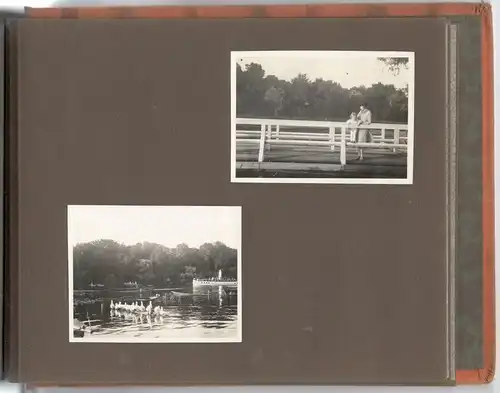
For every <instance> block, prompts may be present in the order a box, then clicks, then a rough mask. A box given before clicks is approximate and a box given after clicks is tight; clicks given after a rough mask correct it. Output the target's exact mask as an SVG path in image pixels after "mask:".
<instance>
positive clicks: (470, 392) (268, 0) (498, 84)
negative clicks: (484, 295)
mask: <svg viewBox="0 0 500 393" xmlns="http://www.w3.org/2000/svg"><path fill="white" fill-rule="evenodd" d="M62 1H64V5H65V6H85V5H93V6H95V5H99V6H102V5H141V6H144V5H159V4H162V5H163V4H164V5H169V4H185V5H197V4H206V5H209V4H219V5H229V4H278V3H280V4H292V3H297V4H298V3H334V2H336V1H334V0H310V1H307V0H241V1H238V0H229V1H227V0H193V1H189V0H185V1H183V0H171V1H168V0H146V1H140V0H62ZM458 1H459V0H455V1H447V0H440V2H458ZM471 1H473V0H471ZM343 2H344V3H377V2H378V3H380V2H384V3H389V2H391V1H383V0H379V1H370V0H361V1H359V0H357V1H356V0H354V1H348V0H344V1H343ZM393 2H395V1H393ZM397 2H400V3H415V2H421V1H418V0H410V1H405V0H399V1H397ZM426 2H432V1H426ZM488 2H489V3H491V4H492V6H493V26H494V43H495V55H494V59H495V65H494V69H495V74H496V71H497V69H498V66H499V64H500V63H499V60H500V44H498V43H499V42H500V30H499V26H500V0H491V1H488ZM53 4H54V1H51V0H0V9H5V10H13V9H16V10H19V11H21V10H22V9H23V7H24V6H31V7H49V6H51V5H53ZM497 44H498V45H497ZM494 83H495V117H496V121H495V123H496V124H495V157H499V154H500V151H499V148H500V137H499V136H498V129H499V126H498V125H499V124H500V95H499V94H500V76H498V75H495V79H494ZM499 182H500V165H499V164H498V160H496V161H495V204H496V206H497V207H496V212H495V226H496V227H497V225H496V224H497V222H498V219H499V217H500V203H499V200H500V191H499V190H498V184H499ZM499 239H500V230H496V235H495V247H496V250H497V255H500V242H499ZM497 271H498V273H499V274H497V276H496V287H497V288H498V291H497V301H496V302H497V313H496V314H497V318H496V319H497V321H499V319H498V315H499V313H498V308H499V303H500V269H499V268H498V263H497ZM496 334H497V350H496V352H497V364H499V366H500V362H498V353H500V350H499V345H498V342H499V341H500V322H499V323H498V324H497V333H496ZM52 355H54V354H52ZM47 356H51V354H47ZM496 379H499V378H496ZM19 391H20V387H19V386H17V385H14V384H8V383H5V382H4V383H0V393H17V392H19ZM42 391H43V392H44V393H45V392H47V393H48V392H51V391H57V392H60V393H77V392H81V393H84V392H86V391H88V392H89V393H90V392H94V393H115V392H116V393H120V392H130V393H132V392H137V393H139V392H144V393H163V392H167V393H187V392H189V393H216V392H217V393H230V392H234V391H238V392H240V393H258V392H259V393H260V392H267V393H285V392H286V393H306V392H307V393H309V392H317V393H385V392H388V393H397V392H401V393H420V392H422V393H425V392H429V393H451V392H456V393H493V392H494V393H500V383H499V382H498V381H496V380H495V381H493V382H492V383H490V384H488V385H482V386H457V387H440V388H438V387H436V388H434V387H355V386H353V387H343V386H334V387H306V386H300V387H299V386H296V387H295V386H294V387H290V386H283V387H280V386H274V387H239V388H178V387H175V388H174V387H172V388H148V389H139V388H130V389H126V388H109V389H98V388H96V389H63V388H61V389H41V390H40V392H42Z"/></svg>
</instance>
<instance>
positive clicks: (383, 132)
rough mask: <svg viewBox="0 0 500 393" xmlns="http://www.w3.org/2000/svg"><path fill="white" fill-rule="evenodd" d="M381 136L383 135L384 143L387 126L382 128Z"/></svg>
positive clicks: (383, 141)
mask: <svg viewBox="0 0 500 393" xmlns="http://www.w3.org/2000/svg"><path fill="white" fill-rule="evenodd" d="M381 136H382V143H385V128H382V131H381Z"/></svg>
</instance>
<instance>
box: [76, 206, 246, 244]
mask: <svg viewBox="0 0 500 393" xmlns="http://www.w3.org/2000/svg"><path fill="white" fill-rule="evenodd" d="M68 231H69V233H68V237H69V242H70V245H71V246H73V245H75V244H77V243H83V242H90V241H93V240H99V239H112V240H115V241H117V242H119V243H123V244H126V245H133V244H137V243H140V242H151V243H158V244H162V245H164V246H167V247H175V246H177V245H179V244H181V243H186V244H187V245H188V246H190V247H199V246H200V245H202V244H203V243H209V242H216V241H221V242H223V243H225V244H226V245H227V246H229V247H233V248H237V249H239V247H240V242H241V208H240V207H238V206H69V207H68Z"/></svg>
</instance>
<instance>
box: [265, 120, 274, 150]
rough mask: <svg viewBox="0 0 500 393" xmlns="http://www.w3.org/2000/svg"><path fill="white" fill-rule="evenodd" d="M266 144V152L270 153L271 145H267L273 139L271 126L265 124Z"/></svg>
mask: <svg viewBox="0 0 500 393" xmlns="http://www.w3.org/2000/svg"><path fill="white" fill-rule="evenodd" d="M266 127H267V136H268V138H266V139H267V144H266V151H271V144H270V143H269V142H270V141H271V139H273V126H272V125H271V124H267V125H266Z"/></svg>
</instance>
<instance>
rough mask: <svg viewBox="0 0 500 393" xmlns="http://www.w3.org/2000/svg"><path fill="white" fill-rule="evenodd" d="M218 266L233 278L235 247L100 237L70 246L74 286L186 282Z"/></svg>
mask: <svg viewBox="0 0 500 393" xmlns="http://www.w3.org/2000/svg"><path fill="white" fill-rule="evenodd" d="M219 269H222V270H223V275H224V276H225V277H228V278H233V279H236V278H237V250H236V249H233V248H231V247H228V246H226V245H225V244H224V243H222V242H215V243H205V244H203V245H201V246H200V247H199V248H193V247H189V246H188V245H186V244H179V245H178V246H177V247H174V248H169V247H165V246H163V245H161V244H156V243H148V242H144V243H138V244H135V245H130V246H129V245H124V244H121V243H118V242H116V241H114V240H108V239H102V240H96V241H93V242H89V243H80V244H77V245H75V246H74V247H73V285H74V289H89V286H90V285H91V284H94V285H99V287H101V286H102V288H104V289H117V288H123V287H124V286H125V285H126V283H130V282H132V283H135V282H137V284H138V285H139V286H141V287H145V286H154V287H156V288H164V287H168V286H178V285H185V284H190V283H191V282H192V279H193V278H194V277H199V278H205V277H214V276H216V275H217V272H218V270H219Z"/></svg>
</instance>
